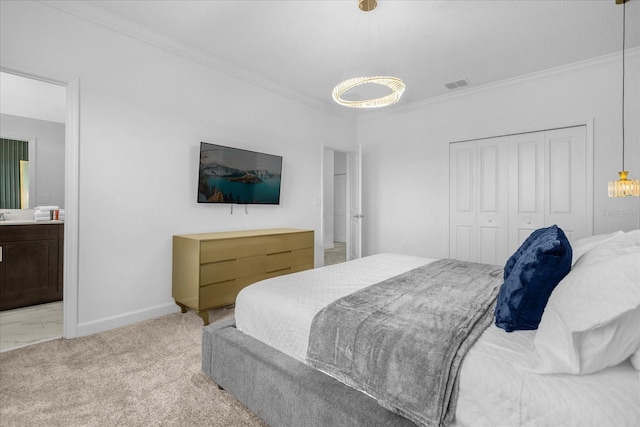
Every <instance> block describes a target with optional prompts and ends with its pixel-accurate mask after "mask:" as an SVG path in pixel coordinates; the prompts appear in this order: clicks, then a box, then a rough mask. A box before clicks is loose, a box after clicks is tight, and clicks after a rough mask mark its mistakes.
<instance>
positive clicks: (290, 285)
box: [202, 228, 640, 426]
mask: <svg viewBox="0 0 640 427" xmlns="http://www.w3.org/2000/svg"><path fill="white" fill-rule="evenodd" d="M549 229H550V228H547V229H541V233H542V234H545V233H546V234H548V233H549ZM554 232H555V233H556V234H557V233H558V231H557V230H555V231H554ZM560 233H561V230H560ZM539 237H540V236H539V235H538V236H536V235H535V233H534V234H532V238H531V239H527V240H528V241H529V240H532V241H533V242H534V243H532V242H528V241H525V243H523V246H521V248H519V249H518V251H516V253H514V256H512V258H510V261H508V262H507V264H506V265H505V266H497V267H496V266H482V265H478V266H479V267H478V268H481V269H485V270H487V271H494V270H496V269H499V270H500V272H501V277H500V278H499V280H498V282H499V285H498V289H497V290H496V291H495V292H494V291H491V292H489V293H488V297H487V301H488V302H490V303H491V304H490V305H489V306H486V307H485V305H486V304H484V305H483V307H484V308H483V309H482V310H484V309H485V308H486V309H487V310H488V311H489V312H490V314H491V321H490V324H483V323H482V322H481V321H480V320H479V319H480V318H481V317H482V316H476V317H475V318H472V319H471V320H470V322H471V323H473V324H474V325H475V324H477V325H479V326H478V327H479V333H478V335H477V336H476V337H473V338H472V339H471V342H469V343H468V345H467V347H468V348H466V349H465V350H464V353H463V354H462V355H461V356H460V357H461V358H462V359H461V363H460V364H459V366H457V367H456V369H452V371H453V373H452V377H451V378H450V379H449V380H447V381H449V383H448V385H447V386H446V387H443V388H446V389H447V390H448V394H449V395H450V396H451V401H450V402H449V403H447V404H445V406H447V405H449V406H450V408H451V409H450V410H449V412H447V411H446V410H443V411H442V412H440V413H438V414H437V416H436V417H435V418H433V419H432V418H430V417H431V414H427V417H426V418H421V417H420V416H419V415H418V416H415V414H413V413H412V412H411V410H409V411H406V412H405V410H404V409H403V407H401V406H394V405H395V403H394V402H391V403H389V402H388V401H385V399H384V396H383V398H382V399H381V397H380V394H379V393H378V392H377V389H375V387H374V388H373V389H371V388H366V387H364V388H363V387H361V384H359V383H357V381H355V384H354V382H353V381H351V380H350V379H349V378H343V377H341V375H340V372H342V371H341V369H342V368H340V369H338V374H336V371H335V370H333V371H332V370H331V369H330V368H329V369H325V368H326V366H325V365H322V364H321V365H318V363H317V361H316V360H315V356H314V354H313V352H312V350H311V348H312V347H314V345H316V344H313V343H314V342H316V341H318V342H320V343H321V344H322V343H324V336H323V338H322V339H318V338H317V337H316V335H315V334H316V330H317V328H318V326H317V325H318V323H319V320H318V319H320V318H321V315H322V314H323V313H328V314H329V316H328V317H329V318H332V317H334V316H335V312H331V311H328V308H329V307H334V306H336V305H340V303H342V302H343V301H348V300H349V298H352V299H353V298H354V295H361V293H362V292H368V291H369V290H370V289H372V288H376V287H378V286H379V285H380V284H383V283H387V282H390V281H392V280H396V279H397V278H399V277H400V278H403V277H407V275H409V276H411V275H412V274H413V273H412V272H414V271H416V270H421V269H425V270H428V271H432V270H433V268H440V269H441V270H442V271H445V270H446V269H447V268H450V266H451V262H450V261H449V260H433V259H428V258H423V257H416V256H409V255H400V254H377V255H373V256H369V257H365V258H362V259H359V260H354V261H350V262H347V263H344V264H338V265H333V266H327V267H323V268H318V269H314V270H308V271H305V272H300V273H296V274H291V275H286V276H281V277H278V278H273V279H269V280H265V281H262V282H259V283H256V284H254V285H252V286H250V287H248V288H245V289H244V290H243V291H242V292H241V293H240V294H239V295H238V298H237V300H236V309H235V318H232V319H227V320H223V321H221V322H218V323H214V324H211V325H209V326H207V327H205V328H204V329H203V341H202V346H203V348H202V369H203V371H204V372H205V373H206V374H207V375H209V376H210V377H211V378H212V379H213V380H214V381H215V382H216V383H217V384H218V385H219V386H220V387H221V388H223V389H225V390H227V391H228V392H229V393H231V394H232V395H234V396H235V397H236V398H237V399H238V400H239V401H240V402H242V403H243V404H244V405H245V406H246V407H248V408H249V409H250V410H252V411H253V412H254V413H256V414H257V415H258V416H259V417H260V418H262V419H263V420H265V421H266V422H267V423H268V424H269V425H271V426H372V425H376V426H383V425H389V426H391V425H393V426H414V425H452V426H478V425H490V426H527V425H531V426H538V425H568V426H571V425H576V426H577V425H579V426H585V425H593V426H602V425H616V426H625V425H629V426H632V425H640V409H639V408H640V371H639V370H638V369H640V349H639V347H640V328H638V325H639V324H640V274H639V270H640V230H636V231H634V232H629V233H623V232H617V233H611V234H606V235H599V236H593V237H590V238H586V239H582V240H580V241H577V242H573V243H572V244H571V245H570V249H568V251H569V255H568V256H569V259H568V261H567V260H566V256H565V257H564V258H565V261H564V263H565V264H566V263H567V262H568V267H567V270H568V269H569V268H570V269H571V271H570V272H568V273H565V274H562V275H561V276H562V277H560V278H558V279H557V282H556V283H555V284H554V285H553V286H550V289H548V290H547V291H546V292H547V295H546V298H542V299H544V304H543V307H542V309H543V313H541V314H540V315H539V316H541V318H540V319H539V325H538V324H536V325H535V327H532V326H527V325H528V323H527V322H524V325H525V326H524V327H518V326H517V325H513V324H511V323H509V322H508V321H507V322H505V321H504V319H503V317H504V316H503V314H504V310H503V309H502V308H500V307H501V304H503V303H504V301H505V298H506V300H509V297H508V296H507V297H505V295H503V294H504V293H505V289H506V288H507V285H508V284H509V283H511V282H512V280H511V279H510V277H511V275H516V276H520V277H525V276H526V277H531V276H532V274H533V275H534V276H535V274H538V273H539V270H540V267H539V264H540V259H535V260H534V261H533V264H534V265H535V266H536V269H535V271H534V272H533V273H531V271H524V272H522V271H520V270H522V268H523V267H522V264H525V265H526V264H527V263H529V264H531V263H532V262H531V259H530V258H531V253H533V252H535V253H538V254H539V253H540V252H541V250H540V247H536V245H535V243H536V242H535V240H536V238H539ZM527 243H529V246H530V247H526V246H527ZM547 243H548V242H547ZM567 245H568V243H567V244H566V245H565V246H567ZM532 247H533V249H532ZM542 252H544V251H542ZM534 258H536V257H535V256H534ZM514 259H515V260H514ZM553 259H554V261H553V262H556V258H553ZM438 266H439V267H438ZM456 266H457V264H456ZM458 267H459V266H458ZM456 268H457V267H456ZM464 268H467V267H466V266H464ZM474 268H476V267H475V266H474ZM507 270H509V274H508V275H507V274H506V273H507ZM549 270H550V272H547V273H548V274H547V276H545V281H548V275H549V274H551V275H554V274H555V275H557V271H558V270H559V267H558V264H553V266H552V268H549ZM502 274H504V277H502ZM473 275H474V276H475V275H477V274H476V273H474V274H473ZM411 277H412V276H411ZM404 280H405V282H406V281H407V280H406V279H404ZM554 280H555V279H554ZM525 281H526V280H525ZM492 283H493V282H492ZM605 284H606V287H604V286H603V285H605ZM525 285H527V283H525ZM529 285H531V284H529ZM391 286H392V287H397V286H398V284H397V282H396V283H394V282H391ZM483 286H488V287H494V285H491V284H487V285H483ZM517 286H522V283H520V281H518V285H517ZM530 287H533V286H530ZM536 289H537V288H536ZM522 291H523V289H522V288H518V289H516V292H515V293H516V294H521V293H522ZM525 291H526V289H525ZM385 292H386V291H385ZM367 295H368V294H367ZM367 298H369V297H368V296H367ZM477 298H478V297H477V296H473V297H472V299H477ZM532 298H534V299H535V298H537V299H540V296H538V295H535V296H534V297H532ZM356 299H357V298H356ZM360 299H361V298H360ZM410 299H411V300H412V299H413V298H410ZM512 299H513V298H512ZM410 303H413V302H412V301H410ZM413 304H415V303H413ZM513 309H514V308H513V307H512V306H509V307H508V308H507V311H508V310H513ZM358 310H359V307H358ZM402 310H403V311H404V310H406V308H405V307H404V306H403V308H402ZM501 310H502V311H501ZM494 316H495V317H494ZM365 317H368V318H369V317H371V316H370V315H366V316H365ZM534 317H535V316H534ZM482 318H484V317H482ZM340 322H342V323H343V324H345V323H349V322H344V321H341V320H340V321H338V323H340ZM516 323H517V322H516ZM379 324H380V323H379ZM384 324H385V325H386V324H387V321H386V320H385V322H384ZM496 324H500V325H501V326H500V327H498V326H496ZM505 324H507V325H508V326H506V327H505ZM559 325H560V326H559ZM341 327H342V326H341V325H340V324H339V325H338V330H339V331H340V334H338V335H341V334H342V333H343V332H342V329H341ZM404 327H405V326H403V328H404ZM420 327H421V328H422V327H423V326H422V325H421V326H420ZM474 327H475V326H474ZM359 329H366V328H365V327H359ZM374 329H376V331H377V330H378V329H380V328H374ZM382 329H384V328H382ZM506 330H511V332H506ZM412 333H414V334H415V332H412ZM314 337H315V338H314ZM385 339H387V338H385ZM416 342H417V341H416ZM332 346H334V343H331V344H330V345H328V346H327V347H332ZM394 346H395V344H394ZM461 347H464V345H462V346H461ZM338 353H340V354H343V353H345V350H344V349H342V348H341V349H339V351H338ZM347 353H348V351H347ZM402 354H404V353H402ZM391 358H392V357H391ZM394 366H395V365H394ZM421 366H422V365H421ZM358 369H360V368H358ZM389 369H390V368H389V367H385V370H389ZM394 369H395V368H394ZM445 379H446V378H445ZM452 379H453V380H455V382H453V381H452ZM350 381H351V382H350ZM422 381H423V379H422V378H419V379H417V381H415V380H414V382H413V383H412V384H411V383H410V384H408V385H405V384H402V385H401V386H400V387H401V388H400V389H397V390H396V393H395V394H397V395H406V394H414V393H422V392H423V391H424V390H417V391H416V389H415V386H416V384H417V385H418V386H420V384H422ZM347 384H349V385H347ZM394 386H396V387H397V384H395V383H394ZM354 387H355V388H354ZM406 387H408V388H406ZM412 387H414V388H412ZM431 387H432V386H431V385H430V386H429V390H427V391H428V393H426V395H430V394H431ZM358 388H359V389H358ZM407 389H410V390H414V391H412V392H411V393H406V390H407ZM398 390H399V391H398ZM392 391H393V390H392ZM392 394H393V393H392ZM445 409H446V408H445ZM447 413H450V414H449V415H446V414H447Z"/></svg>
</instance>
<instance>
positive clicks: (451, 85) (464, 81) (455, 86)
mask: <svg viewBox="0 0 640 427" xmlns="http://www.w3.org/2000/svg"><path fill="white" fill-rule="evenodd" d="M470 85H471V83H469V80H467V79H462V80H456V81H455V82H449V83H445V84H444V86H445V87H446V88H447V89H458V88H461V87H465V86H470Z"/></svg>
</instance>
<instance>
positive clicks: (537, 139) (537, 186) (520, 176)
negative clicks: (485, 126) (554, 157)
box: [508, 132, 545, 253]
mask: <svg viewBox="0 0 640 427" xmlns="http://www.w3.org/2000/svg"><path fill="white" fill-rule="evenodd" d="M508 145H509V252H510V253H513V252H514V251H515V250H516V249H517V248H518V247H519V246H520V245H521V244H522V242H524V241H525V239H526V238H527V237H529V234H531V232H532V231H534V230H535V229H537V228H540V227H544V224H545V222H544V198H545V196H544V174H545V170H544V158H545V156H544V132H533V133H527V134H521V135H513V136H510V137H508Z"/></svg>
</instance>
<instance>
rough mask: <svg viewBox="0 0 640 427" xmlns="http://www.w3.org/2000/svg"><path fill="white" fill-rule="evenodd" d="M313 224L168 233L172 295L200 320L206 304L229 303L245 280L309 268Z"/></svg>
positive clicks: (206, 316) (204, 317)
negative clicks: (303, 227)
mask: <svg viewBox="0 0 640 427" xmlns="http://www.w3.org/2000/svg"><path fill="white" fill-rule="evenodd" d="M313 243H314V239H313V230H300V229H295V228H272V229H265V230H246V231H229V232H220V233H202V234H183V235H175V236H173V274H172V280H173V281H172V295H173V299H174V300H175V301H176V304H178V305H179V306H180V308H181V309H182V312H183V313H186V312H187V308H192V309H194V310H195V311H196V312H197V313H198V315H199V316H200V317H202V320H203V321H204V324H205V325H208V324H209V314H208V311H207V310H209V309H210V308H217V307H223V306H225V305H230V304H234V303H235V300H236V296H237V295H238V292H240V291H241V290H242V288H244V287H245V286H248V285H250V284H252V283H255V282H258V281H260V280H263V279H267V278H270V277H275V276H281V275H283V274H289V273H294V272H296V271H302V270H308V269H311V268H313V265H314V261H313V259H314V258H313Z"/></svg>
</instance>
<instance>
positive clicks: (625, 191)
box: [609, 0, 640, 197]
mask: <svg viewBox="0 0 640 427" xmlns="http://www.w3.org/2000/svg"><path fill="white" fill-rule="evenodd" d="M628 1H629V0H616V4H622V170H621V171H620V172H618V175H620V179H618V180H617V181H609V197H627V196H635V197H639V196H640V181H638V180H637V179H627V175H628V174H629V171H626V170H624V50H625V49H624V47H625V46H624V41H625V21H626V20H625V18H626V14H625V3H626V2H628Z"/></svg>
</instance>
